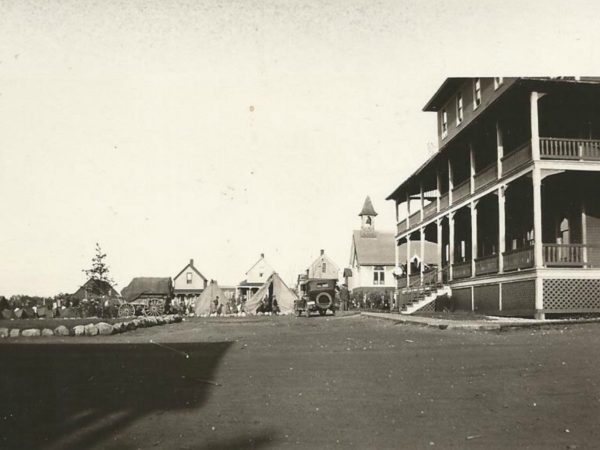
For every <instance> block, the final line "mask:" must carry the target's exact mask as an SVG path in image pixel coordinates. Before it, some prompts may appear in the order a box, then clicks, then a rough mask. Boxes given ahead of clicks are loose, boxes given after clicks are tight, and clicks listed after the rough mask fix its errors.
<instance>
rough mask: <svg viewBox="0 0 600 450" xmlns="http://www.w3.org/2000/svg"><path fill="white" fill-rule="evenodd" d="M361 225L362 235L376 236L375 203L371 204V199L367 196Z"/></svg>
mask: <svg viewBox="0 0 600 450" xmlns="http://www.w3.org/2000/svg"><path fill="white" fill-rule="evenodd" d="M359 216H360V220H361V224H360V231H361V234H363V235H365V234H367V235H368V234H374V233H375V216H377V213H376V212H375V208H373V203H371V198H370V197H369V196H368V195H367V198H365V203H364V204H363V207H362V210H361V212H360V214H359Z"/></svg>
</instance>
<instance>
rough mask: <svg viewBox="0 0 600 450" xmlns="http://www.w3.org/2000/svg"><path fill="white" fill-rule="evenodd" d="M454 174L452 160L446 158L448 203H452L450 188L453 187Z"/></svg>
mask: <svg viewBox="0 0 600 450" xmlns="http://www.w3.org/2000/svg"><path fill="white" fill-rule="evenodd" d="M453 178H454V174H453V173H452V162H451V161H450V158H448V204H449V205H451V204H452V190H453V189H454V179H453Z"/></svg>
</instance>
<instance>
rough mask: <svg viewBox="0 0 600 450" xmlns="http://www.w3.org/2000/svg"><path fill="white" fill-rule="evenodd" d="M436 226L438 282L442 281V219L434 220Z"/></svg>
mask: <svg viewBox="0 0 600 450" xmlns="http://www.w3.org/2000/svg"><path fill="white" fill-rule="evenodd" d="M435 224H436V226H437V266H438V274H437V277H438V280H437V281H438V283H442V282H443V279H442V248H443V247H442V219H441V218H440V219H437V220H436V221H435Z"/></svg>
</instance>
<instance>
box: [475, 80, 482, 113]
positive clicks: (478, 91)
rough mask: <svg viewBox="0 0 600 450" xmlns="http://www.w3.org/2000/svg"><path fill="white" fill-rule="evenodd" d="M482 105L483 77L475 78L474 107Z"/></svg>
mask: <svg viewBox="0 0 600 450" xmlns="http://www.w3.org/2000/svg"><path fill="white" fill-rule="evenodd" d="M479 105H481V78H475V80H474V81H473V109H477V108H478V107H479Z"/></svg>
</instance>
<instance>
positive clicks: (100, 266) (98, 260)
mask: <svg viewBox="0 0 600 450" xmlns="http://www.w3.org/2000/svg"><path fill="white" fill-rule="evenodd" d="M105 258H106V253H103V252H102V248H101V247H100V244H98V243H97V242H96V255H95V256H94V257H93V258H92V268H91V269H83V273H85V276H86V277H87V278H88V280H92V279H93V280H101V281H106V282H107V283H109V284H110V285H111V286H112V285H114V284H115V282H114V280H113V279H112V278H110V276H109V267H108V265H107V264H106V263H105V262H104V259H105Z"/></svg>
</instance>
